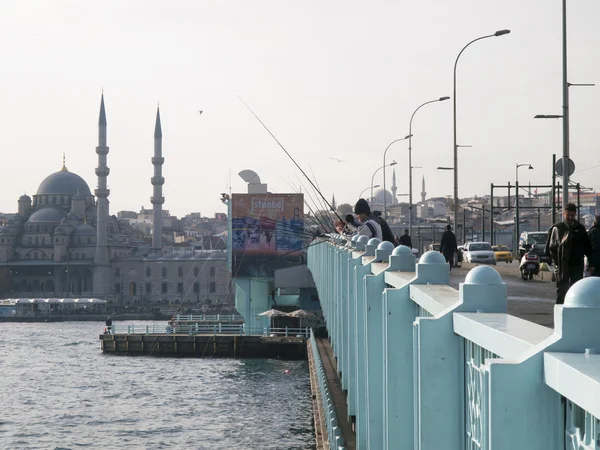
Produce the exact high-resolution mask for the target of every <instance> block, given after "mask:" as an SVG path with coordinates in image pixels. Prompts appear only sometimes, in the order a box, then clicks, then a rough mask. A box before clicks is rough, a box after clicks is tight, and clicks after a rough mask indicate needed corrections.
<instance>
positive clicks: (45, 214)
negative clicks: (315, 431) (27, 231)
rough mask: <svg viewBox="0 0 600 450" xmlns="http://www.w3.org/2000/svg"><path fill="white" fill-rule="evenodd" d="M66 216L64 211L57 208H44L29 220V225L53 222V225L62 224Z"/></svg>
mask: <svg viewBox="0 0 600 450" xmlns="http://www.w3.org/2000/svg"><path fill="white" fill-rule="evenodd" d="M64 217H65V215H64V214H63V213H62V211H60V210H58V209H56V208H42V209H38V210H37V211H36V212H34V213H33V214H32V215H31V216H29V219H28V220H27V222H28V223H31V222H51V223H60V222H61V220H62V219H64Z"/></svg>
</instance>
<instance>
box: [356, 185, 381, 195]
mask: <svg viewBox="0 0 600 450" xmlns="http://www.w3.org/2000/svg"><path fill="white" fill-rule="evenodd" d="M379 186H381V185H380V184H376V185H375V186H373V188H378V187H379ZM369 189H372V188H371V186H369V187H367V188H364V189H363V190H362V192H361V193H360V195H359V196H358V198H362V195H363V194H364V193H365V191H366V190H369Z"/></svg>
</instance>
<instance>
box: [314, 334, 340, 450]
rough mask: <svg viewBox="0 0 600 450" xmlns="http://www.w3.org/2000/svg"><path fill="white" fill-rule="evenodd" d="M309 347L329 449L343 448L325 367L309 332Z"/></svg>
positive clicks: (337, 449) (338, 449)
mask: <svg viewBox="0 0 600 450" xmlns="http://www.w3.org/2000/svg"><path fill="white" fill-rule="evenodd" d="M310 347H311V352H312V359H313V362H314V365H315V371H316V375H317V384H318V387H319V396H320V399H321V408H322V410H323V412H324V417H323V420H324V421H325V425H326V427H327V438H328V441H329V449H330V450H344V449H345V447H344V439H343V438H342V430H341V428H340V427H339V426H338V418H337V414H336V412H335V408H334V406H333V400H332V398H331V392H330V390H329V386H328V384H327V376H326V375H325V368H324V367H323V360H322V359H321V355H319V351H318V350H317V343H316V341H315V338H314V336H313V334H312V333H311V334H310Z"/></svg>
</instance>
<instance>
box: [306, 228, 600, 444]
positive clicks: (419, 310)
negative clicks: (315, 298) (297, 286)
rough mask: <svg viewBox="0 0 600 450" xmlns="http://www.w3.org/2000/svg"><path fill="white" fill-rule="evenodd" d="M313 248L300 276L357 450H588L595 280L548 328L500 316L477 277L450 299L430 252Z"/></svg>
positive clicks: (499, 292) (502, 302)
mask: <svg viewBox="0 0 600 450" xmlns="http://www.w3.org/2000/svg"><path fill="white" fill-rule="evenodd" d="M317 243H318V245H312V246H311V247H310V248H309V249H308V267H309V270H311V272H312V274H313V278H314V279H315V284H316V286H317V289H318V291H319V297H320V300H321V305H322V307H323V313H324V317H325V319H326V323H327V329H328V334H329V337H330V340H331V345H332V348H333V353H334V356H335V358H336V360H337V369H338V372H339V373H341V385H342V389H343V390H345V391H347V404H348V415H349V416H351V417H354V419H355V421H356V422H355V429H356V443H357V448H358V449H359V450H360V449H368V448H377V449H395V448H410V449H412V448H418V449H419V450H437V449H442V448H443V449H446V450H459V449H460V450H462V449H465V448H466V449H469V450H514V449H528V450H559V449H560V450H563V449H564V448H568V449H569V450H599V449H600V422H599V420H598V419H599V418H600V355H596V354H595V353H596V351H600V328H599V327H598V323H600V277H590V278H586V279H583V280H581V281H579V282H577V283H576V284H575V285H574V286H573V287H572V288H571V289H570V291H569V293H568V295H567V298H566V300H565V304H564V305H556V306H555V308H554V322H555V325H554V329H550V328H547V327H543V326H540V325H537V324H534V323H532V322H528V321H526V320H523V319H520V318H517V317H514V316H511V315H509V314H507V305H508V299H507V290H506V284H505V283H503V282H502V279H501V277H500V275H499V274H498V273H497V272H496V271H495V270H494V269H493V268H491V267H477V268H475V269H473V270H471V271H470V272H469V274H468V275H467V277H466V279H465V282H464V283H461V285H460V289H459V290H455V289H453V288H451V287H449V286H448V283H449V268H448V265H447V264H446V263H445V260H444V258H443V257H442V255H441V254H439V253H436V252H427V253H426V254H424V255H423V256H422V257H421V259H420V261H419V264H415V259H414V257H413V256H412V253H411V251H410V250H409V249H408V248H406V247H397V248H395V249H394V248H393V246H391V247H390V246H389V245H387V243H380V242H379V241H378V240H377V239H374V240H370V241H369V240H368V239H367V240H365V239H364V238H363V237H360V238H358V240H357V241H356V242H353V243H351V244H350V243H347V242H344V240H342V239H341V238H339V237H336V236H334V237H333V241H329V242H327V241H321V242H315V244H317ZM565 443H566V445H567V446H566V447H565ZM330 444H331V440H330Z"/></svg>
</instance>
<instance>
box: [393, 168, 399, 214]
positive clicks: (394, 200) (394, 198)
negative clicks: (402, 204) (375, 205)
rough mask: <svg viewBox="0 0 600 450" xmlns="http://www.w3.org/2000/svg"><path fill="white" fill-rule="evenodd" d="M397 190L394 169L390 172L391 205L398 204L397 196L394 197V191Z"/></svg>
mask: <svg viewBox="0 0 600 450" xmlns="http://www.w3.org/2000/svg"><path fill="white" fill-rule="evenodd" d="M397 190H398V186H396V169H393V171H392V205H396V204H398V196H397V195H396V191H397Z"/></svg>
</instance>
